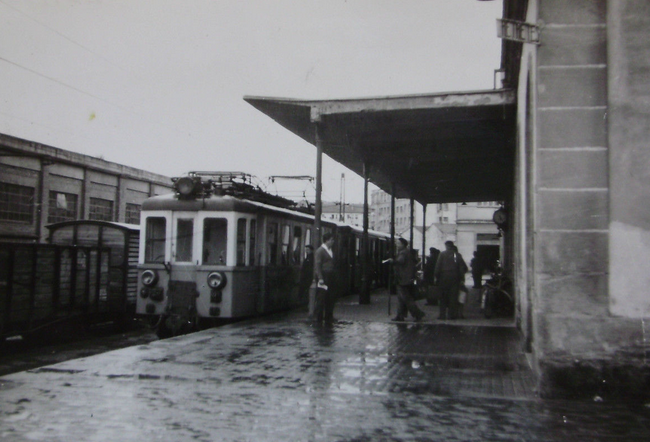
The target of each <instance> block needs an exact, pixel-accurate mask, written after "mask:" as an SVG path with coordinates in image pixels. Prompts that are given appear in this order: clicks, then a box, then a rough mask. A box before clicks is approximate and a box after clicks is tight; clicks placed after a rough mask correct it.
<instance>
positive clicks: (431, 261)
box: [424, 247, 440, 305]
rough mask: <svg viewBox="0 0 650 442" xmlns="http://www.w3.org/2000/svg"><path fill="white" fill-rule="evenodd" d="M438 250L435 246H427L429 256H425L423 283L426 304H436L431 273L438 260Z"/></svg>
mask: <svg viewBox="0 0 650 442" xmlns="http://www.w3.org/2000/svg"><path fill="white" fill-rule="evenodd" d="M438 255H440V250H438V249H436V248H435V247H430V248H429V256H427V259H426V263H425V264H424V283H425V285H426V287H427V305H436V304H437V303H438V299H437V298H436V296H435V289H434V284H433V283H434V278H433V273H434V271H435V269H436V262H437V261H438Z"/></svg>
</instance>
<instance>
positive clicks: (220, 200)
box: [142, 193, 334, 224]
mask: <svg viewBox="0 0 650 442" xmlns="http://www.w3.org/2000/svg"><path fill="white" fill-rule="evenodd" d="M142 210H175V211H187V212H195V211H199V210H207V211H219V212H243V213H258V212H260V211H265V212H275V213H282V214H285V215H291V216H294V217H298V218H302V219H305V220H313V219H314V215H311V214H308V213H303V212H299V211H297V210H291V209H285V208H283V207H277V206H273V205H271V204H265V203H261V202H259V201H251V200H247V199H245V198H239V197H236V196H231V195H210V196H207V197H205V198H196V199H180V198H178V197H177V196H176V195H175V194H173V193H170V194H166V195H159V196H155V197H152V198H149V199H147V200H145V201H144V202H143V203H142ZM324 223H325V224H334V223H332V222H330V221H324Z"/></svg>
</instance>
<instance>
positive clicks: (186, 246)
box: [176, 219, 194, 262]
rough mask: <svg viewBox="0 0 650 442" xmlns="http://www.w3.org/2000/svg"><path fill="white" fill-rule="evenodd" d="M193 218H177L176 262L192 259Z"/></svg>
mask: <svg viewBox="0 0 650 442" xmlns="http://www.w3.org/2000/svg"><path fill="white" fill-rule="evenodd" d="M193 241H194V220H193V219H179V220H178V225H177V227H176V262H190V261H192V242H193Z"/></svg>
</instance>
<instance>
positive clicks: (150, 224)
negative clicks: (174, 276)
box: [144, 217, 167, 262]
mask: <svg viewBox="0 0 650 442" xmlns="http://www.w3.org/2000/svg"><path fill="white" fill-rule="evenodd" d="M146 229H147V231H146V237H145V245H144V262H165V231H166V229H167V221H166V220H165V218H157V217H150V218H147V227H146Z"/></svg>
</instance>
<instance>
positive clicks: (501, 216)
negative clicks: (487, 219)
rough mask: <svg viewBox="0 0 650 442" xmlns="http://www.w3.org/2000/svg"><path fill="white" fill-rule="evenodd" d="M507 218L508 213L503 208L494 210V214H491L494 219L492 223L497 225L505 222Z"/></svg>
mask: <svg viewBox="0 0 650 442" xmlns="http://www.w3.org/2000/svg"><path fill="white" fill-rule="evenodd" d="M507 220H508V215H507V213H506V211H505V210H503V209H499V210H497V211H496V212H494V215H492V221H494V223H495V224H497V225H502V224H505V223H506V221H507Z"/></svg>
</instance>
